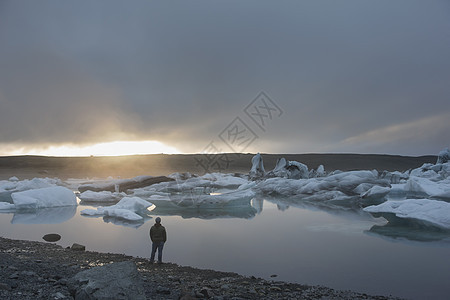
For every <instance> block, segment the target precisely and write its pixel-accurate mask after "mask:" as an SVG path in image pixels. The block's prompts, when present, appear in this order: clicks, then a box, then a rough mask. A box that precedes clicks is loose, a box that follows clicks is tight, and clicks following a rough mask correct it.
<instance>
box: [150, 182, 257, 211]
mask: <svg viewBox="0 0 450 300" xmlns="http://www.w3.org/2000/svg"><path fill="white" fill-rule="evenodd" d="M250 187H251V186H250V185H249V186H248V187H247V188H244V189H238V190H234V191H230V192H227V193H221V194H210V195H205V194H200V195H198V194H174V195H170V196H161V195H153V196H151V197H150V198H149V201H151V202H152V203H153V204H155V205H156V208H158V209H161V208H185V209H186V208H195V209H222V208H224V207H232V206H233V207H239V206H248V205H250V200H251V199H252V198H253V197H254V196H255V192H254V191H252V190H251V188H250Z"/></svg>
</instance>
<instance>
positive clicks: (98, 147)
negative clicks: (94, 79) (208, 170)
mask: <svg viewBox="0 0 450 300" xmlns="http://www.w3.org/2000/svg"><path fill="white" fill-rule="evenodd" d="M159 153H164V154H179V153H181V152H180V151H179V150H178V149H176V148H175V147H171V146H167V145H165V144H163V143H161V142H158V141H116V142H108V143H98V144H95V145H89V146H82V147H80V146H75V145H63V146H50V147H48V148H41V149H36V148H34V149H30V150H27V149H20V150H18V151H10V152H9V153H6V154H4V155H43V156H123V155H139V154H159Z"/></svg>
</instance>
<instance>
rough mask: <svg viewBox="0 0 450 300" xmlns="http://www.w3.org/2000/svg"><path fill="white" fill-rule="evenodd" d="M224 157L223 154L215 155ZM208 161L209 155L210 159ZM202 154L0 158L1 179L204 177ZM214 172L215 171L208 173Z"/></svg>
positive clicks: (347, 157) (346, 164)
mask: <svg viewBox="0 0 450 300" xmlns="http://www.w3.org/2000/svg"><path fill="white" fill-rule="evenodd" d="M218 155H223V154H218ZM253 155H254V154H251V153H246V154H234V153H228V154H226V157H227V158H228V160H229V161H230V163H229V165H228V166H227V165H226V164H225V163H223V164H222V165H221V166H222V167H223V170H222V172H225V173H236V172H237V173H248V171H249V170H250V167H251V158H252V157H253ZM261 155H262V156H263V159H264V166H265V168H266V171H269V170H272V169H273V168H274V166H275V164H276V161H277V159H279V158H281V157H284V158H286V159H287V160H295V161H299V162H302V163H304V164H306V165H307V166H308V167H309V168H310V169H311V168H314V169H315V168H317V167H318V166H319V165H321V164H322V165H324V167H325V170H327V171H332V170H342V171H348V170H372V169H376V170H378V171H383V170H388V171H395V170H398V171H406V170H408V169H412V168H417V167H420V166H421V165H423V164H424V163H435V162H436V160H437V156H435V155H427V156H418V157H413V156H400V155H383V154H314V153H311V154H261ZM210 158H211V156H210ZM204 160H205V155H204V154H149V155H131V156H114V157H112V156H102V157H97V156H95V157H49V156H3V157H0V179H5V178H9V177H11V176H18V177H19V178H20V179H23V178H33V177H45V176H47V177H59V178H69V177H73V178H85V177H108V176H112V177H118V176H121V177H122V178H127V177H133V176H137V175H153V176H158V175H168V174H171V173H174V172H191V173H196V174H204V173H205V169H204V168H203V167H202V166H201V164H199V161H204ZM211 171H217V169H212V170H209V172H211Z"/></svg>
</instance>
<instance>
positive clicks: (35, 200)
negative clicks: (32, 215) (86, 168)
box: [11, 186, 77, 210]
mask: <svg viewBox="0 0 450 300" xmlns="http://www.w3.org/2000/svg"><path fill="white" fill-rule="evenodd" d="M11 197H12V199H13V203H14V205H15V208H16V209H17V210H20V209H39V208H47V207H59V206H76V205H77V199H76V196H75V194H74V193H73V192H72V191H71V190H69V189H68V188H65V187H62V186H54V187H47V188H41V189H33V190H27V191H23V192H16V193H12V194H11Z"/></svg>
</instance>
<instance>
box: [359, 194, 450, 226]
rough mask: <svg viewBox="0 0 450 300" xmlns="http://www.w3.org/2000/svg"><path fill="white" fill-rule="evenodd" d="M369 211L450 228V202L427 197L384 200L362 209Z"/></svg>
mask: <svg viewBox="0 0 450 300" xmlns="http://www.w3.org/2000/svg"><path fill="white" fill-rule="evenodd" d="M363 210H364V211H366V212H370V213H393V214H395V215H396V216H397V217H399V218H405V219H413V220H416V221H419V222H420V223H423V224H425V225H428V224H431V225H434V226H437V227H439V228H443V229H450V203H447V202H444V201H438V200H429V199H406V200H400V201H393V200H390V201H386V202H384V203H382V204H379V205H376V206H369V207H366V208H364V209H363Z"/></svg>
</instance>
